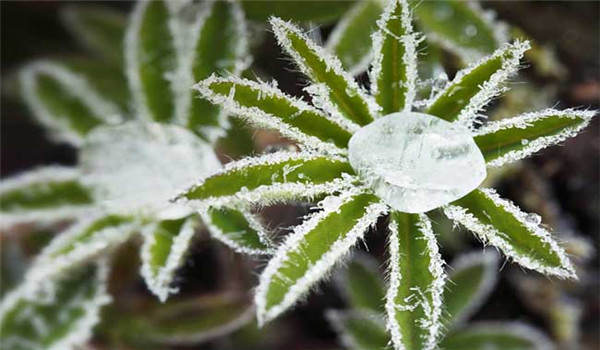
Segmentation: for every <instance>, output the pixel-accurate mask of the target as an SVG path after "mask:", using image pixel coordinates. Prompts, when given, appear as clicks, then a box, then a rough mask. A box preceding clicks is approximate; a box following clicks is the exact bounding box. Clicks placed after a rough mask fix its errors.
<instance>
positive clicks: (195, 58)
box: [185, 1, 249, 141]
mask: <svg viewBox="0 0 600 350" xmlns="http://www.w3.org/2000/svg"><path fill="white" fill-rule="evenodd" d="M192 28H193V29H192V42H194V43H195V45H194V48H193V52H192V53H191V54H192V59H191V60H190V63H191V67H190V68H191V73H192V77H193V82H197V81H200V80H202V79H206V78H208V77H209V76H210V75H211V74H213V73H214V72H219V73H222V74H226V73H227V74H232V75H234V76H237V75H239V74H241V73H242V71H243V70H244V69H245V67H246V66H247V65H248V60H249V57H248V38H247V33H248V29H247V27H246V20H245V18H244V13H243V12H242V10H241V8H240V5H239V4H238V3H237V2H233V1H210V2H208V3H207V4H206V5H205V8H204V9H203V11H201V12H200V13H199V14H198V16H197V18H196V21H195V23H194V24H193V27H192ZM185 92H186V93H187V94H189V95H190V98H191V97H192V95H191V92H190V91H189V86H185ZM190 102H191V106H190V110H189V116H188V117H187V126H188V127H189V128H190V129H192V130H194V131H195V132H198V133H199V134H200V135H201V136H203V137H204V138H206V139H208V140H211V141H214V140H215V139H216V138H217V137H218V136H222V135H221V134H220V133H222V129H223V127H224V126H226V120H225V119H224V117H225V115H224V114H222V113H221V111H220V109H219V108H218V107H217V106H214V105H212V104H211V103H210V102H208V101H207V100H204V99H199V98H191V101H190ZM215 129H216V130H215ZM211 134H212V135H211Z"/></svg>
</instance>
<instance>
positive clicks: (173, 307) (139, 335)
mask: <svg viewBox="0 0 600 350" xmlns="http://www.w3.org/2000/svg"><path fill="white" fill-rule="evenodd" d="M253 316H254V308H253V307H252V306H248V303H247V302H246V301H244V300H240V298H235V297H232V295H230V294H225V293H219V294H218V295H216V296H201V297H198V298H194V299H187V300H176V301H175V300H174V301H169V302H167V303H165V304H161V305H159V306H158V307H155V308H153V309H151V310H149V311H145V312H144V311H141V312H137V313H136V314H135V315H132V316H130V317H128V318H126V319H125V321H124V322H123V320H120V321H121V322H122V323H123V326H124V327H123V328H124V330H125V331H124V332H123V333H124V334H122V335H120V336H121V337H122V338H125V339H126V340H127V341H128V343H132V344H138V345H145V346H150V345H151V344H163V345H167V344H168V345H182V346H183V345H197V344H200V343H203V342H207V341H210V340H213V339H215V338H219V337H223V336H226V335H228V334H231V333H233V332H235V331H237V330H239V329H240V328H242V327H244V326H246V325H248V324H249V323H251V322H252V320H253Z"/></svg>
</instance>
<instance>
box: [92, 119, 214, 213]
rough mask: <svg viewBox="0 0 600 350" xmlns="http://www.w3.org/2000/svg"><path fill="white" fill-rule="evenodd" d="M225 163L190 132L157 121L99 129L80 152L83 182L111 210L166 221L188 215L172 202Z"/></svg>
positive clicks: (185, 210) (183, 209)
mask: <svg viewBox="0 0 600 350" xmlns="http://www.w3.org/2000/svg"><path fill="white" fill-rule="evenodd" d="M220 166H221V164H220V162H219V160H218V159H217V157H216V155H215V153H214V151H213V150H212V148H211V147H210V146H209V145H208V144H207V143H206V142H204V141H202V140H201V139H199V138H198V137H196V136H195V135H194V134H192V133H191V132H190V131H188V130H186V129H184V128H181V127H178V126H174V125H161V124H157V123H139V122H130V123H126V124H123V125H120V126H111V127H99V128H97V129H94V131H93V132H92V133H90V135H89V136H88V137H87V139H86V143H85V144H84V146H83V147H82V150H81V167H82V169H83V173H84V177H83V181H84V182H85V183H86V184H87V185H89V186H92V188H93V189H94V195H95V197H96V199H97V200H98V201H99V202H100V203H102V204H103V205H104V206H105V207H106V209H107V210H109V211H111V212H119V213H133V214H138V215H148V216H158V217H161V218H164V219H167V218H177V217H181V216H184V215H187V214H189V210H188V209H187V208H184V207H182V206H181V205H179V204H173V203H170V201H169V200H170V199H171V198H172V197H173V196H175V195H176V194H178V193H179V192H180V191H182V190H184V189H185V188H186V186H189V185H191V184H193V183H195V182H197V181H198V180H200V179H201V178H202V177H204V176H206V175H208V174H209V173H212V172H214V171H216V170H217V169H219V167H220Z"/></svg>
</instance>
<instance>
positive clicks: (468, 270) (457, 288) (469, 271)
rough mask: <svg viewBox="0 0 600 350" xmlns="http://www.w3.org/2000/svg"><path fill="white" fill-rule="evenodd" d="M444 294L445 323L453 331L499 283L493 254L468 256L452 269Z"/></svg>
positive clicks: (495, 259)
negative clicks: (452, 328)
mask: <svg viewBox="0 0 600 350" xmlns="http://www.w3.org/2000/svg"><path fill="white" fill-rule="evenodd" d="M451 266H452V269H451V270H450V272H449V273H448V283H447V284H446V289H445V291H444V295H443V299H444V317H443V318H442V319H443V320H444V323H445V324H446V325H447V326H448V327H454V326H456V325H458V324H460V323H462V322H463V321H465V320H466V319H467V318H468V317H469V316H471V315H472V314H473V313H474V312H476V311H477V309H478V308H479V307H481V305H482V304H483V302H484V300H485V299H486V298H487V297H488V296H489V294H490V293H491V292H492V290H493V289H494V286H495V285H496V281H497V279H498V256H497V255H496V254H495V253H490V252H487V253H479V252H477V253H469V254H464V255H461V256H459V258H458V259H457V260H456V261H455V262H454V263H453V264H452V265H451Z"/></svg>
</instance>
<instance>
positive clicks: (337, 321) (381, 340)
mask: <svg viewBox="0 0 600 350" xmlns="http://www.w3.org/2000/svg"><path fill="white" fill-rule="evenodd" d="M325 315H326V316H327V320H328V321H329V323H330V324H331V325H332V326H333V329H334V330H335V331H336V332H337V333H338V337H339V338H340V343H341V344H342V345H344V347H345V348H347V349H352V350H366V349H369V350H384V349H389V348H390V346H389V344H390V343H391V339H390V336H389V335H388V333H387V330H386V328H385V322H384V321H383V320H382V319H380V318H379V317H378V316H377V315H375V314H370V313H366V312H361V311H340V310H328V311H327V313H326V314H325Z"/></svg>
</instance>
